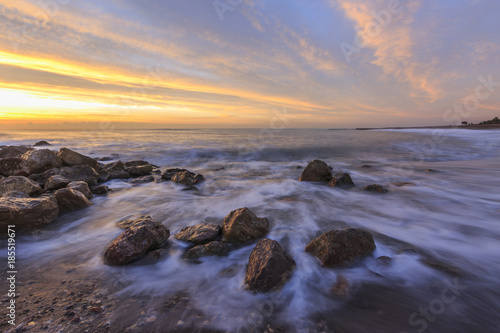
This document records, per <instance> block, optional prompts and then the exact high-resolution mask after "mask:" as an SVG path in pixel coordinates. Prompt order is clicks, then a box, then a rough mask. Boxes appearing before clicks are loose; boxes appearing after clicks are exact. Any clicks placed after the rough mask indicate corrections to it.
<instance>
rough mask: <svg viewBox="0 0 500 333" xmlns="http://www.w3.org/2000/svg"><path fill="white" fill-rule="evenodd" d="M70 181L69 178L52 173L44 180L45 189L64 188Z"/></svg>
mask: <svg viewBox="0 0 500 333" xmlns="http://www.w3.org/2000/svg"><path fill="white" fill-rule="evenodd" d="M69 183H70V181H69V179H67V178H65V177H63V176H61V175H54V176H50V177H49V179H47V181H46V182H45V187H44V190H45V191H55V190H58V189H60V188H65V187H66V186H68V184H69Z"/></svg>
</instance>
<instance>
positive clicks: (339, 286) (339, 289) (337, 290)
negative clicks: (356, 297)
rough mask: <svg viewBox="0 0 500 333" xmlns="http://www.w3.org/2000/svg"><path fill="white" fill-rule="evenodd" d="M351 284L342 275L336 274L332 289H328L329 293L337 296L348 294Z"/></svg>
mask: <svg viewBox="0 0 500 333" xmlns="http://www.w3.org/2000/svg"><path fill="white" fill-rule="evenodd" d="M350 287H351V284H350V283H349V281H348V280H347V279H346V278H345V276H343V275H338V276H337V281H336V282H335V284H334V285H333V287H332V289H330V293H331V294H332V295H335V296H337V297H341V298H345V297H347V296H349V289H350Z"/></svg>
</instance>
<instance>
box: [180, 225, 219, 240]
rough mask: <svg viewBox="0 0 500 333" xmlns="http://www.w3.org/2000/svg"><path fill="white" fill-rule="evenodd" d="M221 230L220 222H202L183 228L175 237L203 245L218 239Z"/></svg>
mask: <svg viewBox="0 0 500 333" xmlns="http://www.w3.org/2000/svg"><path fill="white" fill-rule="evenodd" d="M220 231H221V227H220V225H218V224H213V223H201V224H197V225H193V226H190V227H185V228H182V229H181V231H179V232H178V233H176V234H175V235H174V237H175V239H178V240H181V241H185V242H190V243H193V244H196V245H201V244H206V243H209V242H211V241H214V240H216V239H217V237H218V236H219V234H220Z"/></svg>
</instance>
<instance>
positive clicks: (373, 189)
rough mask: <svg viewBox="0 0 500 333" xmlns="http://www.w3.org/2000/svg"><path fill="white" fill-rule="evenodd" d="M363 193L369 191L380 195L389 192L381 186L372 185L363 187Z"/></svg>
mask: <svg viewBox="0 0 500 333" xmlns="http://www.w3.org/2000/svg"><path fill="white" fill-rule="evenodd" d="M363 191H369V192H379V193H387V192H388V191H387V190H386V189H385V188H384V187H383V186H382V185H379V184H372V185H367V186H365V187H363Z"/></svg>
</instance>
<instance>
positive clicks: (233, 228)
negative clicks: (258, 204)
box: [222, 207, 269, 243]
mask: <svg viewBox="0 0 500 333" xmlns="http://www.w3.org/2000/svg"><path fill="white" fill-rule="evenodd" d="M268 231H269V221H268V219H267V218H265V217H263V218H260V217H257V216H256V215H255V214H254V213H253V212H252V211H251V210H250V209H248V208H246V207H245V208H240V209H236V210H233V211H232V212H231V213H229V214H228V215H227V216H226V217H225V218H224V222H223V224H222V240H223V241H224V242H228V243H248V242H251V241H254V240H257V239H259V238H262V237H264V236H265V235H266V234H267V233H268Z"/></svg>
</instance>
